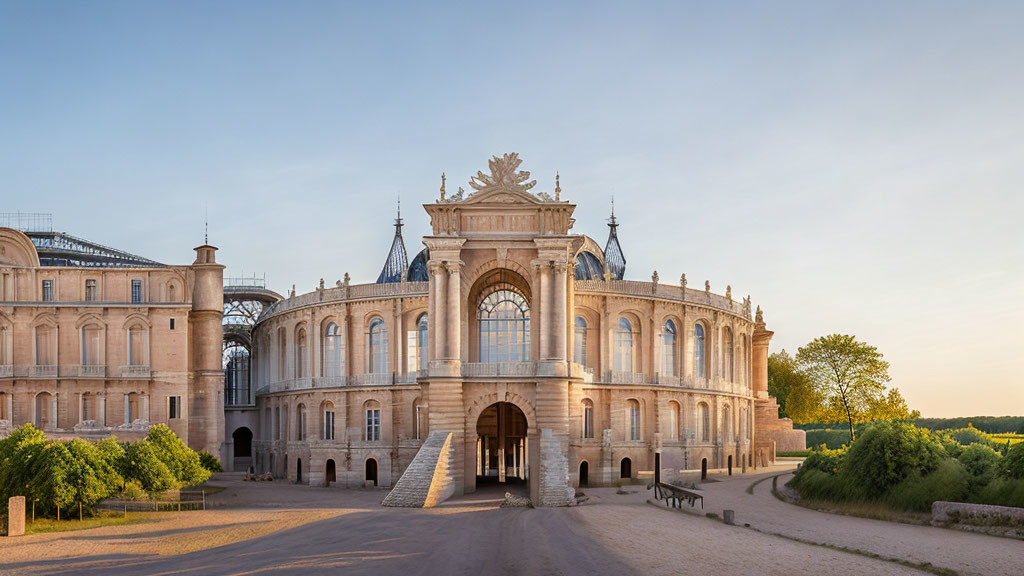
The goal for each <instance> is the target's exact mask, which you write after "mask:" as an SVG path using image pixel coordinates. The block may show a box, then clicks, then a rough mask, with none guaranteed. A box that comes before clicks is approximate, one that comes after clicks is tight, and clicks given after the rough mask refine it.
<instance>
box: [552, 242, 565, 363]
mask: <svg viewBox="0 0 1024 576" xmlns="http://www.w3.org/2000/svg"><path fill="white" fill-rule="evenodd" d="M553 268H554V280H553V283H554V286H552V288H553V289H554V290H553V294H552V298H553V299H554V301H555V305H554V307H553V310H552V313H553V320H554V322H552V325H551V330H548V331H547V332H549V333H550V334H551V335H552V336H553V337H554V338H555V344H554V346H553V347H552V348H553V351H552V352H553V356H554V357H555V359H557V360H559V361H560V362H564V361H565V360H566V356H565V351H566V345H565V339H566V334H567V331H566V311H565V307H566V304H567V302H566V298H567V290H566V285H565V284H566V274H565V273H566V269H567V265H566V263H565V262H556V263H555V264H554V266H553Z"/></svg>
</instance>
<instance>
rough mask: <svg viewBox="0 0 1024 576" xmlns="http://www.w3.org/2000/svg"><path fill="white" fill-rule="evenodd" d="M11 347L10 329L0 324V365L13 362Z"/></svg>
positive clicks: (8, 364) (7, 364)
mask: <svg viewBox="0 0 1024 576" xmlns="http://www.w3.org/2000/svg"><path fill="white" fill-rule="evenodd" d="M12 348H13V345H12V343H11V329H10V328H9V327H7V326H0V366H10V365H12V364H14V360H13V358H11V351H12ZM4 420H7V418H4Z"/></svg>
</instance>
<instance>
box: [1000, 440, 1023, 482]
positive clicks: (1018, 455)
mask: <svg viewBox="0 0 1024 576" xmlns="http://www.w3.org/2000/svg"><path fill="white" fill-rule="evenodd" d="M999 475H1000V476H1003V477H1004V478H1010V479H1016V480H1024V442H1018V443H1016V444H1014V445H1013V446H1010V449H1009V450H1007V451H1006V456H1003V464H1002V466H1000V469H999Z"/></svg>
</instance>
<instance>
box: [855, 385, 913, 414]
mask: <svg viewBox="0 0 1024 576" xmlns="http://www.w3.org/2000/svg"><path fill="white" fill-rule="evenodd" d="M920 417H921V412H920V411H918V410H913V411H912V410H910V408H909V407H908V406H907V401H906V400H904V399H903V395H902V394H900V391H899V390H897V389H896V388H893V389H891V390H889V393H888V394H887V395H885V396H879V397H876V398H871V399H870V400H869V407H868V413H867V419H868V420H901V421H910V420H917V419H918V418H920Z"/></svg>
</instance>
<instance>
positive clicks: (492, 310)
mask: <svg viewBox="0 0 1024 576" xmlns="http://www.w3.org/2000/svg"><path fill="white" fill-rule="evenodd" d="M477 324H478V328H479V333H480V354H479V356H480V362H528V361H529V360H530V304H529V303H528V302H527V301H526V298H525V297H524V296H523V295H522V294H520V293H519V291H517V290H512V289H510V288H503V289H501V290H495V291H494V292H491V293H490V294H488V295H487V297H486V298H484V299H483V300H481V301H480V306H478V307H477Z"/></svg>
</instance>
